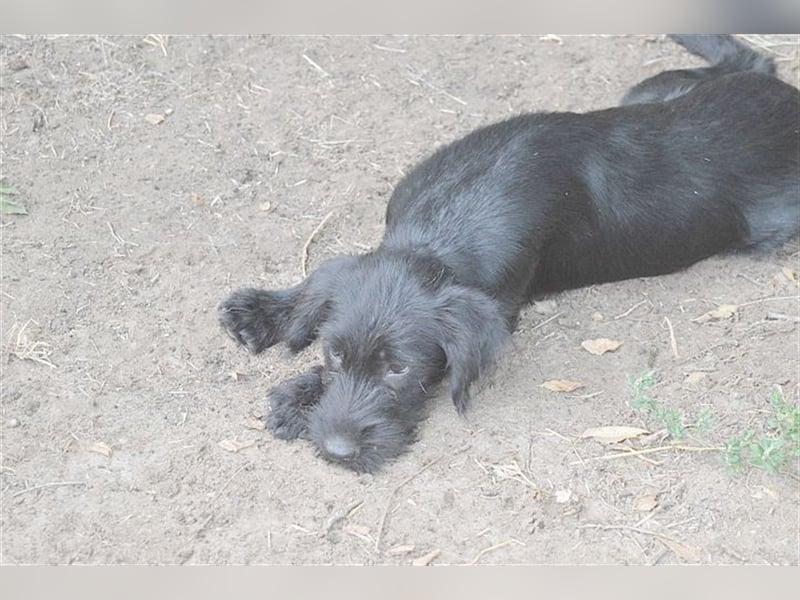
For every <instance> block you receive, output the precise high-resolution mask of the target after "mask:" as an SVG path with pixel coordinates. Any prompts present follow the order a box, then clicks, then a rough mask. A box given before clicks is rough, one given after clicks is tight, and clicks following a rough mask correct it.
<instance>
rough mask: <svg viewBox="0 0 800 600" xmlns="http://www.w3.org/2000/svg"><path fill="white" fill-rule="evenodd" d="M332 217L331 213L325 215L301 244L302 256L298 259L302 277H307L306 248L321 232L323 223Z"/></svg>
mask: <svg viewBox="0 0 800 600" xmlns="http://www.w3.org/2000/svg"><path fill="white" fill-rule="evenodd" d="M332 216H333V211H331V212H329V213H328V214H327V215H325V217H324V218H323V219H322V221H320V222H319V225H317V226H316V227H315V228H314V231H312V232H311V235H309V236H308V239H307V240H306V243H305V244H303V251H302V254H301V258H300V270H301V272H302V273H303V277H305V276H306V275H307V272H306V265H307V264H308V247H309V246H310V245H311V242H313V241H314V238H315V237H316V236H317V234H318V233H319V232H320V231H322V228H323V227H325V223H327V222H328V219H330V218H331V217H332Z"/></svg>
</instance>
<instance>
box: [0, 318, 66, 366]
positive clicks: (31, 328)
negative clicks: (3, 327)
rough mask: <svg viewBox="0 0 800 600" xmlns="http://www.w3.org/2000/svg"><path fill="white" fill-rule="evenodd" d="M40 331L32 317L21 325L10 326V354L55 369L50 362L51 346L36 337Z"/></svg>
mask: <svg viewBox="0 0 800 600" xmlns="http://www.w3.org/2000/svg"><path fill="white" fill-rule="evenodd" d="M40 333H41V327H40V326H39V324H38V323H37V322H36V321H34V320H33V319H28V320H27V321H26V322H25V323H24V324H23V325H22V326H21V327H17V325H14V326H13V327H12V328H11V338H12V340H11V345H12V348H11V354H13V355H14V356H16V357H17V358H19V359H21V360H32V361H33V362H35V363H39V364H40V365H46V366H48V367H50V368H51V369H55V368H56V366H55V365H54V364H53V363H52V362H50V355H51V354H52V353H53V347H52V346H51V345H50V344H47V343H45V342H42V341H39V340H37V339H36V338H37V337H38V336H39V334H40Z"/></svg>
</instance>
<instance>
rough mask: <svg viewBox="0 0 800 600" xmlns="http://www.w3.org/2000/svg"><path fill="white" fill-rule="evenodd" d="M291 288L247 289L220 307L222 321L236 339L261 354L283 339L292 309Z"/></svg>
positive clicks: (218, 310)
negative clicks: (275, 289) (277, 289)
mask: <svg viewBox="0 0 800 600" xmlns="http://www.w3.org/2000/svg"><path fill="white" fill-rule="evenodd" d="M292 301H293V296H292V294H291V290H287V291H266V290H259V289H255V288H244V289H241V290H237V291H235V292H234V293H233V294H231V295H230V296H228V298H226V299H225V300H224V301H223V302H222V303H221V304H220V305H219V307H218V308H217V315H218V317H219V322H220V324H221V325H222V327H223V329H225V331H226V332H227V333H228V335H230V336H231V337H232V338H233V339H234V340H236V341H237V342H239V343H240V344H242V345H243V346H244V347H246V348H247V349H248V350H249V351H250V352H252V353H253V354H258V353H259V352H261V351H262V350H264V349H265V348H269V347H270V346H273V345H275V344H277V343H278V342H280V341H281V340H282V339H284V336H285V333H286V329H287V328H288V319H289V315H290V314H291V311H292Z"/></svg>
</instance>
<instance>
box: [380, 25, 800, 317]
mask: <svg viewBox="0 0 800 600" xmlns="http://www.w3.org/2000/svg"><path fill="white" fill-rule="evenodd" d="M678 41H679V43H682V44H683V45H684V46H685V47H687V48H689V49H690V50H691V51H693V52H697V53H701V52H702V53H703V54H704V55H706V56H709V57H710V58H711V59H713V60H715V61H716V62H715V63H714V65H712V66H711V67H707V68H705V69H695V70H687V71H685V72H680V73H683V74H680V75H678V76H677V77H673V76H672V75H671V73H675V72H667V73H666V74H664V75H667V76H666V77H664V78H662V79H661V80H659V79H658V76H657V77H655V78H651V79H649V80H647V81H645V82H644V83H643V84H640V85H639V86H637V87H636V88H634V90H636V89H638V90H639V91H638V92H636V93H638V94H639V98H640V99H641V98H643V97H644V96H645V95H648V97H649V98H650V101H647V102H643V101H640V102H632V103H630V104H629V105H626V106H620V107H614V108H610V109H606V110H601V111H594V112H589V113H584V114H575V113H534V114H528V115H522V116H519V117H514V118H512V119H509V120H507V121H503V122H500V123H496V124H494V125H490V126H487V127H485V128H482V129H479V130H477V131H475V132H473V133H471V134H469V135H468V136H466V137H465V138H462V139H461V140H457V141H456V142H454V143H452V144H449V145H447V146H445V147H443V148H440V149H439V150H438V151H437V152H435V153H434V154H433V155H432V156H431V157H429V158H428V159H427V160H425V161H423V162H422V163H421V164H419V165H418V166H417V167H416V168H415V169H413V170H412V171H411V172H410V173H409V174H408V176H407V177H405V178H404V180H403V181H401V182H400V183H399V184H398V186H397V188H396V189H395V192H394V194H393V195H392V198H391V200H390V202H389V207H388V211H387V229H386V234H385V238H384V245H385V246H387V247H391V248H400V249H404V248H415V249H416V250H415V251H422V250H424V251H427V252H430V253H431V254H433V255H435V256H437V257H439V258H440V259H441V260H443V261H444V262H445V263H446V264H447V265H448V266H449V267H451V269H452V270H453V272H454V273H455V276H456V278H457V280H459V281H461V282H462V283H464V284H466V285H469V286H473V287H477V288H479V289H482V290H484V291H485V292H487V293H489V294H491V295H493V296H494V297H497V298H500V299H502V301H503V302H504V303H508V305H509V306H511V307H512V308H514V309H516V308H517V307H518V306H520V305H521V304H522V303H524V302H525V301H526V300H528V299H529V298H530V297H531V296H532V295H538V294H541V293H548V292H555V291H559V290H563V289H568V288H574V287H579V286H583V285H589V284H593V283H601V282H604V281H613V280H619V279H626V278H630V277H641V276H649V275H658V274H664V273H670V272H673V271H676V270H679V269H681V268H684V267H687V266H689V265H691V264H693V263H695V262H697V261H699V260H702V259H704V258H707V257H709V256H711V255H713V254H717V253H719V252H723V251H729V250H735V249H751V250H759V249H770V248H774V247H776V246H778V245H780V244H782V243H784V242H785V241H787V240H788V239H790V238H791V237H793V236H795V235H797V234H798V233H800V189H798V186H800V175H799V173H800V162H799V161H800V132H798V129H800V92H798V90H797V89H796V88H794V87H792V86H790V85H788V84H786V83H784V82H782V81H780V80H779V79H777V78H776V77H774V76H773V75H772V74H771V73H772V71H773V66H772V63H771V61H770V60H769V59H766V58H763V57H760V55H758V54H756V53H755V52H753V51H751V50H748V49H746V47H744V46H743V45H741V44H740V43H739V42H736V41H735V40H733V39H732V38H730V37H729V36H719V37H717V36H712V37H704V38H695V37H690V38H679V39H678ZM687 74H688V75H687ZM676 86H677V87H676ZM631 97H635V94H634V93H632V94H631Z"/></svg>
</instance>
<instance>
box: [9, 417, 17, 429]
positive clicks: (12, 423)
mask: <svg viewBox="0 0 800 600" xmlns="http://www.w3.org/2000/svg"><path fill="white" fill-rule="evenodd" d="M6 425H7V426H8V427H9V428H14V427H19V419H9V420H8V423H6Z"/></svg>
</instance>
